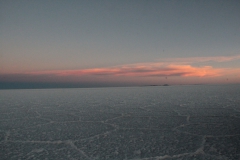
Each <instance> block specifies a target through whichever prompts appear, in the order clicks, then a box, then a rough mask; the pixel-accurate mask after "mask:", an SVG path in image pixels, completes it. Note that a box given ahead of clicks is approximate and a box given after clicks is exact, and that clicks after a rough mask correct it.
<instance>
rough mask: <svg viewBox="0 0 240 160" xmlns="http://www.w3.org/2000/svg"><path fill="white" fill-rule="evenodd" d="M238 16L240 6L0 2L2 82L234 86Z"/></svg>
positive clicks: (161, 0) (184, 0)
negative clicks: (213, 84) (212, 84)
mask: <svg viewBox="0 0 240 160" xmlns="http://www.w3.org/2000/svg"><path fill="white" fill-rule="evenodd" d="M239 17H240V1H239V0H229V1H227V0H201V1H197V0H100V1H99V0H69V1H67V0H51V1H49V0H41V1H37V0H0V82H31V83H32V82H33V83H34V82H38V83H41V82H45V83H47V82H49V83H50V82H51V83H81V84H85V83H86V84H87V83H91V84H101V83H102V84H105V85H106V86H107V84H109V86H111V85H113V84H114V85H151V84H155V85H161V84H165V83H168V84H202V83H204V84H205V83H206V84H209V83H216V84H219V83H221V84H222V83H223V84H225V83H240V18H239ZM110 84H111V85H110Z"/></svg>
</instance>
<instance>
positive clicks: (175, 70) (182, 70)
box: [27, 63, 222, 77]
mask: <svg viewBox="0 0 240 160" xmlns="http://www.w3.org/2000/svg"><path fill="white" fill-rule="evenodd" d="M221 72H222V70H221V69H214V68H212V67H211V66H203V67H193V66H190V65H163V64H162V63H146V64H135V65H123V66H117V67H109V68H93V69H82V70H59V71H40V72H30V73H27V74H30V75H55V76H77V77H79V76H86V75H91V76H103V75H104V76H141V77H142V76H145V77H151V76H187V77H204V76H212V77H215V76H220V75H221Z"/></svg>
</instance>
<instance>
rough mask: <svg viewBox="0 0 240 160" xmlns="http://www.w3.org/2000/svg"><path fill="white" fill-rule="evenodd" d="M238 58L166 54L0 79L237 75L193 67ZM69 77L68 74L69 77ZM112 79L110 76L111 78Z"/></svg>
mask: <svg viewBox="0 0 240 160" xmlns="http://www.w3.org/2000/svg"><path fill="white" fill-rule="evenodd" d="M238 59H240V55H237V56H228V57H227V56H226V57H223V56H222V57H194V58H172V59H170V58H168V59H163V60H162V61H161V62H152V63H137V64H128V65H121V66H114V67H105V68H91V69H79V70H51V71H36V72H25V73H15V74H0V81H37V80H39V81H58V79H59V78H63V79H64V78H67V79H71V80H70V81H75V82H76V81H78V80H79V81H81V80H83V79H85V80H86V81H87V77H95V80H96V81H97V80H98V79H103V78H104V77H108V78H109V77H112V79H114V78H115V79H116V77H126V78H127V77H170V76H174V77H218V76H224V75H227V74H235V75H237V76H238V77H240V75H239V73H240V69H239V68H236V69H234V68H214V67H212V66H201V67H195V66H193V65H191V64H192V63H196V62H206V61H215V62H219V63H220V62H226V61H233V60H238ZM69 77H71V78H69ZM110 79H111V78H110Z"/></svg>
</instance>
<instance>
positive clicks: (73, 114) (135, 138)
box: [0, 85, 240, 160]
mask: <svg viewBox="0 0 240 160" xmlns="http://www.w3.org/2000/svg"><path fill="white" fill-rule="evenodd" d="M239 124H240V86H239V85H223V86H217V85H215V86H214V85H205V86H154V87H128V88H123V87H122V88H89V89H83V88H78V89H33V90H0V157H1V159H3V160H7V159H81V160H104V159H109V160H110V159H111V160H112V159H116V160H123V159H132V160H133V159H139V160H160V159H169V160H178V159H179V160H180V159H181V160H192V159H199V160H208V159H209V160H210V159H219V160H225V159H227V160H228V159H229V160H236V159H240V126H239Z"/></svg>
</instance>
